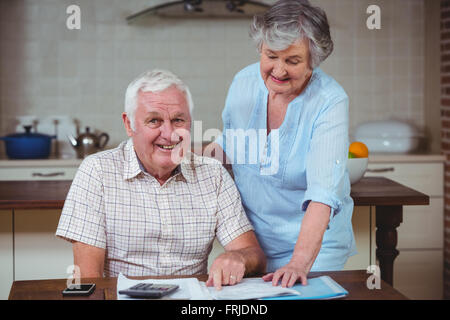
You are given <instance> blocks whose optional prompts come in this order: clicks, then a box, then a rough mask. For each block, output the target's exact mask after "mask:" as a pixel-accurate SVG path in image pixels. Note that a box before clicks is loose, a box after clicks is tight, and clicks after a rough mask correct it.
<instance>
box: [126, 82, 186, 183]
mask: <svg viewBox="0 0 450 320" xmlns="http://www.w3.org/2000/svg"><path fill="white" fill-rule="evenodd" d="M123 120H124V123H125V127H126V129H127V134H128V136H130V137H132V139H133V144H134V149H135V151H136V154H137V155H138V158H139V160H140V161H141V162H142V164H143V165H144V167H145V169H146V170H147V171H148V172H149V173H150V174H152V175H153V176H155V177H161V176H163V175H165V174H170V173H171V172H172V171H173V170H174V169H175V168H176V166H177V165H178V163H176V161H175V162H174V159H177V158H179V156H180V154H181V147H182V143H181V141H182V140H183V136H184V137H185V138H186V134H189V130H190V127H191V116H190V114H189V107H188V104H187V101H186V96H185V94H184V93H183V92H181V91H180V90H179V89H178V88H176V87H175V86H171V87H169V88H167V89H165V90H163V91H160V92H142V91H139V92H138V97H137V108H136V112H135V129H136V130H135V131H133V130H132V129H131V127H130V126H129V121H128V120H129V119H127V115H126V114H124V115H123ZM188 140H189V139H186V141H185V142H187V141H188Z"/></svg>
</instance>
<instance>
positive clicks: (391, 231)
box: [0, 177, 430, 285]
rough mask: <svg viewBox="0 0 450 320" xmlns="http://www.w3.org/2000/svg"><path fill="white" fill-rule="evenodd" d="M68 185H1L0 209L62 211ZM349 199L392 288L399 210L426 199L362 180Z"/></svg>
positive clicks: (374, 180) (379, 182) (376, 180)
mask: <svg viewBox="0 0 450 320" xmlns="http://www.w3.org/2000/svg"><path fill="white" fill-rule="evenodd" d="M70 185H71V181H0V209H11V210H14V209H61V208H62V207H63V205H64V200H65V198H66V195H67V192H68V191H69V188H70ZM351 196H352V198H353V201H354V203H355V206H374V207H375V210H376V227H377V230H376V245H377V249H376V255H377V258H378V260H379V264H380V272H381V278H382V279H383V280H384V281H386V282H387V283H389V284H390V285H392V284H393V270H394V260H395V258H396V257H397V255H398V254H399V252H398V250H397V249H396V247H397V227H398V226H399V225H400V223H401V222H402V219H403V210H402V208H403V206H404V205H428V204H429V201H430V200H429V197H428V196H427V195H425V194H423V193H420V192H418V191H415V190H413V189H411V188H408V187H405V186H403V185H401V184H399V183H397V182H394V181H392V180H389V179H387V178H382V177H368V178H363V179H362V180H360V181H359V182H358V183H356V184H354V185H352V190H351Z"/></svg>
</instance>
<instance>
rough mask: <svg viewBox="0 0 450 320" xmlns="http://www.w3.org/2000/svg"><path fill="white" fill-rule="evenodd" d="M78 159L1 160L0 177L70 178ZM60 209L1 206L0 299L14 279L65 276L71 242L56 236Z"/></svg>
mask: <svg viewBox="0 0 450 320" xmlns="http://www.w3.org/2000/svg"><path fill="white" fill-rule="evenodd" d="M81 161H82V160H80V159H67V160H57V159H49V160H0V180H7V181H10V180H15V181H18V180H28V181H40V180H72V179H73V178H74V176H75V173H76V171H77V169H78V166H79V164H80V163H81ZM60 213H61V209H40V210H29V209H27V210H0V261H1V264H0V299H8V294H9V290H10V288H11V284H12V282H13V280H29V279H51V278H67V277H68V276H69V275H68V274H67V273H66V271H67V267H68V266H69V265H72V264H73V255H72V246H71V244H70V243H68V242H66V241H63V240H61V239H58V238H56V237H55V231H56V227H57V225H58V221H59V216H60Z"/></svg>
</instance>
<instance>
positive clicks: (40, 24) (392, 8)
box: [0, 0, 425, 146]
mask: <svg viewBox="0 0 450 320" xmlns="http://www.w3.org/2000/svg"><path fill="white" fill-rule="evenodd" d="M423 1H424V0H389V1H388V0H383V1H381V0H379V1H376V3H377V4H379V5H380V7H381V10H382V29H381V30H368V29H367V27H366V19H367V17H368V15H367V14H366V9H367V7H368V6H369V5H370V4H372V2H373V1H369V0H339V1H336V0H335V1H331V0H312V1H311V2H312V3H313V4H315V5H318V6H322V7H323V8H324V10H325V11H326V12H327V15H328V17H329V20H330V25H331V33H332V35H333V39H334V42H335V50H334V52H333V54H332V55H331V56H330V57H329V59H328V60H327V61H325V62H324V64H323V65H322V68H323V70H325V71H326V72H328V73H329V74H330V75H331V76H332V77H334V78H335V79H337V80H338V81H339V82H340V83H341V85H342V86H343V87H344V89H346V91H347V93H348V94H349V97H350V111H351V113H350V127H351V128H352V129H353V128H355V127H356V126H357V124H358V123H361V122H364V121H369V120H379V119H385V118H388V117H402V116H406V117H407V118H408V119H409V120H410V121H412V122H413V123H415V124H416V125H418V126H419V127H422V126H423V125H424V119H423V112H424V108H425V106H424V103H423V95H424V89H423V87H424V81H425V80H424V50H423V46H424V43H425V41H424V12H423V10H424V6H423ZM160 2H163V0H154V1H148V0H130V1H121V0H115V1H111V0H95V1H91V0H78V1H77V4H78V5H79V6H80V8H81V10H82V14H81V17H82V28H81V30H67V28H66V27H65V20H66V18H67V15H66V14H65V9H66V7H67V6H68V5H69V4H71V2H70V1H68V0H65V1H57V0H46V1H39V3H36V2H35V1H32V0H22V1H8V2H7V4H5V3H6V2H2V4H1V9H2V10H1V13H0V20H1V21H0V27H1V28H0V29H1V31H0V35H1V38H0V54H1V57H2V59H1V61H0V67H1V70H2V72H0V81H1V82H0V89H1V100H0V103H1V104H0V107H1V108H0V118H1V119H2V120H1V121H0V134H4V133H6V132H7V130H8V129H11V128H10V126H9V125H8V123H9V122H8V121H10V120H11V119H15V118H16V117H18V116H23V115H32V114H49V115H51V114H58V115H63V114H64V112H65V113H67V114H66V115H69V116H72V117H76V118H78V120H79V121H80V123H81V124H82V125H83V126H85V125H90V126H96V128H99V129H102V130H104V131H107V132H108V133H110V135H111V136H112V137H111V143H110V145H111V146H114V145H116V144H117V143H119V142H120V140H122V139H124V138H126V136H125V135H124V133H122V123H121V112H122V110H123V99H124V98H123V97H124V94H125V89H126V87H127V85H128V83H129V82H130V81H131V80H132V79H134V78H135V77H136V76H137V75H138V74H140V73H142V72H143V71H146V70H149V69H151V68H163V69H169V70H171V71H173V72H174V73H176V74H178V75H179V76H180V77H181V78H182V79H183V80H184V81H185V82H186V83H187V84H188V85H189V86H190V88H191V91H192V93H193V98H194V103H195V112H194V115H195V117H196V119H197V120H202V121H203V129H204V130H206V129H208V128H219V129H220V128H222V123H221V118H220V114H221V112H222V108H223V105H224V101H225V97H226V93H227V90H228V86H229V85H230V83H231V81H232V78H233V76H234V75H235V73H236V72H238V71H239V70H240V69H241V68H243V67H245V66H246V65H248V64H250V63H253V62H256V61H258V59H259V55H258V53H257V51H256V48H255V46H254V44H253V42H252V40H251V39H250V38H249V36H248V27H249V25H250V22H251V20H250V19H246V20H225V19H205V20H185V19H180V20H177V19H171V20H165V19H158V18H156V19H152V18H150V17H147V18H143V19H140V21H136V22H134V23H131V24H128V23H127V22H126V21H125V17H126V16H127V15H130V14H132V13H135V12H138V11H140V10H142V9H145V8H146V7H147V6H148V5H150V4H154V3H160ZM268 2H269V3H270V1H268ZM272 2H273V1H272ZM5 105H6V106H5ZM104 114H108V115H107V116H106V117H105V116H104ZM5 119H8V120H5ZM93 119H95V121H93Z"/></svg>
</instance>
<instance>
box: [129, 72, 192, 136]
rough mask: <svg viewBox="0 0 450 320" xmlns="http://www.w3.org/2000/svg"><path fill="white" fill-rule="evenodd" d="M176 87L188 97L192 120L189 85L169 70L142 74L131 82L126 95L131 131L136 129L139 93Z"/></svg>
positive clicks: (190, 112)
mask: <svg viewBox="0 0 450 320" xmlns="http://www.w3.org/2000/svg"><path fill="white" fill-rule="evenodd" d="M173 85H175V86H176V88H177V89H178V90H180V91H181V92H183V93H184V94H185V95H186V101H187V104H188V107H189V114H190V115H191V118H192V116H193V115H192V112H193V110H194V103H193V101H192V96H191V92H190V91H189V88H188V86H187V85H185V84H184V83H183V81H181V80H180V79H179V78H178V77H177V76H176V75H174V74H173V73H172V72H170V71H167V70H160V69H155V70H150V71H146V72H144V73H142V74H141V75H139V76H138V77H137V78H136V79H134V80H133V81H131V83H130V84H129V85H128V87H127V91H126V93H125V112H126V114H127V116H128V119H130V125H131V129H133V131H135V130H136V127H135V113H136V108H137V97H138V94H139V91H142V92H161V91H163V90H165V89H167V88H169V87H171V86H173Z"/></svg>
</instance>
